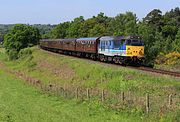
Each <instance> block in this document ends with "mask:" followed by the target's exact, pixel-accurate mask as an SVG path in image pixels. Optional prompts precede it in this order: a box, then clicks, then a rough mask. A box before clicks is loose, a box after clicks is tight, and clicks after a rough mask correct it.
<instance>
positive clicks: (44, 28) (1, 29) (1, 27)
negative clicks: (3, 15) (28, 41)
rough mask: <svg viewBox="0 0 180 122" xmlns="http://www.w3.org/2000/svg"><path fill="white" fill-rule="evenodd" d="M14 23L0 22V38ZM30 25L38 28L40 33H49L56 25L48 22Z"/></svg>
mask: <svg viewBox="0 0 180 122" xmlns="http://www.w3.org/2000/svg"><path fill="white" fill-rule="evenodd" d="M14 25H15V24H7V25H5V24H0V38H3V36H4V35H5V34H7V33H8V32H9V30H10V29H11V28H12V27H13V26H14ZM32 26H33V27H36V28H38V29H39V31H40V34H41V35H44V34H47V33H49V32H50V31H51V30H52V29H53V28H54V27H56V25H50V24H43V25H41V24H34V25H32Z"/></svg>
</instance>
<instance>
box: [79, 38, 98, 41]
mask: <svg viewBox="0 0 180 122" xmlns="http://www.w3.org/2000/svg"><path fill="white" fill-rule="evenodd" d="M97 39H99V37H90V38H78V39H77V40H76V41H96V40H97Z"/></svg>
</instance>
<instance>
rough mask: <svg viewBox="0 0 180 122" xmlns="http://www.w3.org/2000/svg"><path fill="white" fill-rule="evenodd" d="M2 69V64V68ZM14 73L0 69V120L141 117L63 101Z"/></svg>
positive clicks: (46, 121) (97, 105)
mask: <svg viewBox="0 0 180 122" xmlns="http://www.w3.org/2000/svg"><path fill="white" fill-rule="evenodd" d="M1 68H2V67H1ZM24 83H25V81H22V80H20V79H18V78H16V77H15V76H12V75H10V74H8V73H7V72H4V71H3V70H1V71H0V94H1V100H0V110H1V111H0V121H3V122H50V121H51V122H69V121H74V122H79V121H100V122H101V121H102V122H103V121H106V120H108V121H112V122H115V121H118V122H119V121H128V122H131V121H132V120H133V121H140V120H141V118H140V116H139V117H138V116H134V115H132V114H131V115H129V114H127V113H125V112H117V111H115V110H111V109H108V108H106V107H104V106H103V105H102V104H101V103H99V102H86V101H84V102H83V103H79V102H78V101H75V100H65V99H62V98H58V97H53V96H51V95H47V94H43V93H42V92H41V91H38V90H37V89H35V88H33V87H31V86H28V85H27V84H24ZM142 119H144V118H142Z"/></svg>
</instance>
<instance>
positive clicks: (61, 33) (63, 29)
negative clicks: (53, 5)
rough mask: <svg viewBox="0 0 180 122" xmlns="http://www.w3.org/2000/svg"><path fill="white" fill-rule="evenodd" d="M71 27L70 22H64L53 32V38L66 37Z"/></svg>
mask: <svg viewBox="0 0 180 122" xmlns="http://www.w3.org/2000/svg"><path fill="white" fill-rule="evenodd" d="M69 27H70V22H64V23H61V24H59V25H58V26H57V27H55V28H54V29H53V30H52V32H51V38H55V39H58V38H62V39H63V38H65V37H66V36H67V34H68V29H69Z"/></svg>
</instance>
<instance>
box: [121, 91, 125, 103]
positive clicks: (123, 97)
mask: <svg viewBox="0 0 180 122" xmlns="http://www.w3.org/2000/svg"><path fill="white" fill-rule="evenodd" d="M121 99H122V101H123V102H124V100H125V95H124V92H121Z"/></svg>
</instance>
